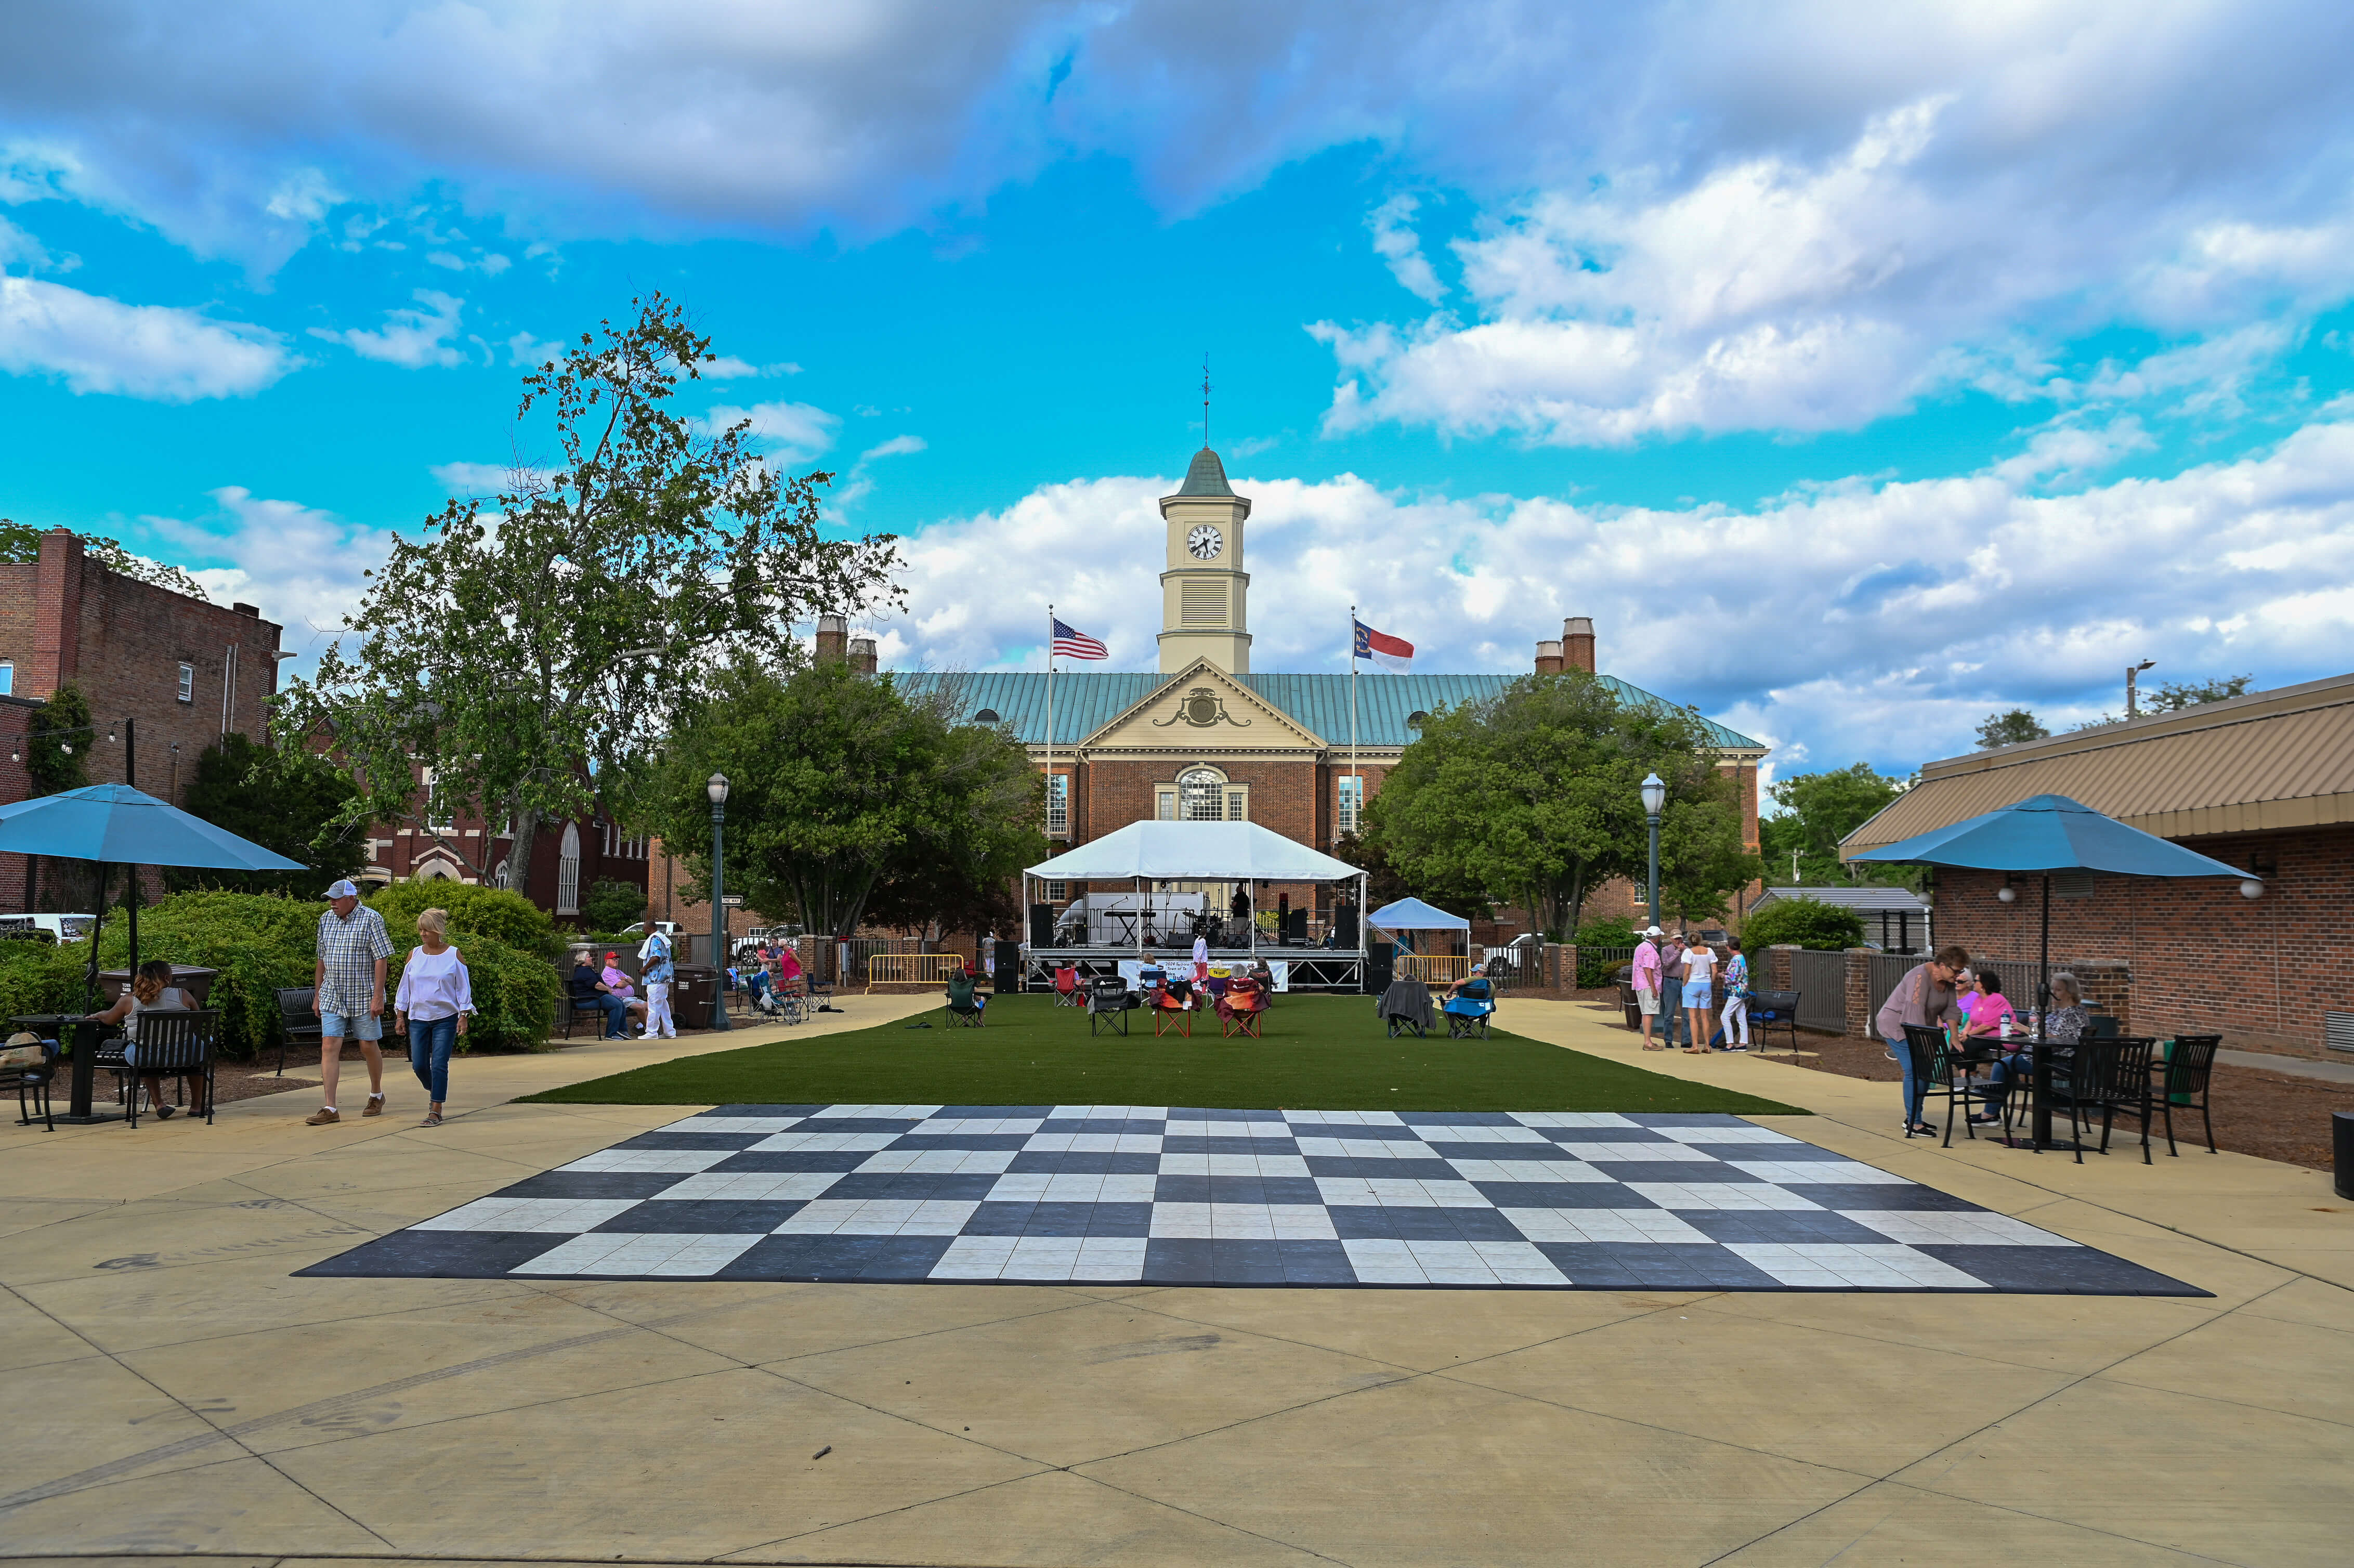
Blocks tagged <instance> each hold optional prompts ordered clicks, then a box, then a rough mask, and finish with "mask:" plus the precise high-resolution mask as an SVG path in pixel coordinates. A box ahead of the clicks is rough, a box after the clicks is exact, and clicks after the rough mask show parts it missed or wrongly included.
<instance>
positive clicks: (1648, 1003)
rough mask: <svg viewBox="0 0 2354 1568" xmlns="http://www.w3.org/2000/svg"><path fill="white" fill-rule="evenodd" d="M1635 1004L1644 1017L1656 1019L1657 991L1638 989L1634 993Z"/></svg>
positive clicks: (1657, 1011) (1657, 1006)
mask: <svg viewBox="0 0 2354 1568" xmlns="http://www.w3.org/2000/svg"><path fill="white" fill-rule="evenodd" d="M1635 1002H1636V1005H1637V1006H1638V1007H1640V1008H1641V1009H1642V1010H1643V1016H1644V1017H1646V1018H1657V1017H1658V1016H1659V992H1658V991H1643V990H1640V989H1638V990H1637V991H1636V992H1635Z"/></svg>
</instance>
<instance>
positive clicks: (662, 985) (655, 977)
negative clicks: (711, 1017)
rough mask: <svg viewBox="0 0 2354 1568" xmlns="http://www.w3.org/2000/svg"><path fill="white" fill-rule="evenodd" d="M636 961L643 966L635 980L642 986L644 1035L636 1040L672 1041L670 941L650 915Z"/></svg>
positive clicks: (675, 1027) (674, 1028)
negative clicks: (644, 1015) (641, 981)
mask: <svg viewBox="0 0 2354 1568" xmlns="http://www.w3.org/2000/svg"><path fill="white" fill-rule="evenodd" d="M638 959H639V962H640V963H641V964H642V965H643V966H644V967H643V969H642V973H641V974H640V976H639V978H640V979H642V980H644V981H645V982H646V1032H645V1033H643V1034H641V1035H639V1036H638V1038H639V1039H641V1040H652V1039H653V1038H655V1037H656V1036H657V1035H659V1036H660V1037H661V1038H663V1039H664V1040H675V1039H677V1038H678V1025H677V1024H675V1023H673V1022H671V1017H670V984H671V967H670V938H668V937H665V936H663V933H662V927H659V926H657V925H655V924H654V922H653V918H652V912H651V911H649V912H648V915H647V918H646V939H645V940H644V941H642V942H641V943H639V944H638Z"/></svg>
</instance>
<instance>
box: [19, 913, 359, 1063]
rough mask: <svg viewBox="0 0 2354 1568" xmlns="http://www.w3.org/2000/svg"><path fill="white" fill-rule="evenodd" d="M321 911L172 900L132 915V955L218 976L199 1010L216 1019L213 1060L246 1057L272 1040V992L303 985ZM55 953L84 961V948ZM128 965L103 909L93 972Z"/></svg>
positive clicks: (120, 935)
mask: <svg viewBox="0 0 2354 1568" xmlns="http://www.w3.org/2000/svg"><path fill="white" fill-rule="evenodd" d="M325 907H326V906H325V905H323V904H322V903H319V902H318V901H316V900H314V899H295V898H287V897H284V896H281V895H277V894H263V893H223V892H209V893H179V894H175V895H172V896H171V897H169V898H166V899H164V900H162V901H161V902H159V903H156V904H154V905H151V906H148V907H146V908H144V909H142V910H141V911H140V912H139V957H140V958H141V959H142V960H144V959H168V960H169V961H171V962H173V963H175V964H189V965H194V966H196V967H197V968H201V969H215V970H217V971H219V972H218V973H217V976H216V977H215V978H214V980H213V984H212V992H211V994H210V995H209V996H208V997H207V999H206V1004H207V1006H209V1007H213V1008H217V1009H218V1010H219V1012H220V1014H221V1054H223V1055H225V1056H232V1057H249V1056H252V1055H255V1054H259V1053H260V1051H262V1050H263V1049H264V1048H265V1047H267V1046H269V1045H270V1044H273V1043H274V1042H275V1040H276V1038H277V1034H278V996H277V992H278V991H279V989H280V988H281V987H286V986H306V985H309V984H310V983H311V977H312V975H313V971H314V969H315V967H316V959H317V932H318V921H319V912H320V911H321V910H322V909H323V908H325ZM58 950H59V951H60V952H71V953H74V954H78V955H80V959H81V961H82V962H83V963H85V964H86V963H87V962H88V961H89V957H90V948H89V947H88V945H87V944H84V943H79V942H78V943H75V944H74V945H73V946H72V947H71V948H60V949H58ZM130 962H131V931H130V926H129V922H128V921H126V920H125V919H124V918H123V917H122V913H121V911H119V910H110V911H109V912H108V915H107V921H106V929H105V932H104V934H103V935H102V936H101V938H100V941H99V967H100V968H101V969H124V968H127V967H128V966H129V964H130Z"/></svg>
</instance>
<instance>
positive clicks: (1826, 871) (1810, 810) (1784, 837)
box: [1757, 762, 1911, 883]
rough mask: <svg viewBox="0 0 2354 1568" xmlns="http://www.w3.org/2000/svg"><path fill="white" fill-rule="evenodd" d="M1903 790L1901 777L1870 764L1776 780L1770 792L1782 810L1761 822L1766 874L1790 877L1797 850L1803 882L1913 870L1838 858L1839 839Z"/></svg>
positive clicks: (1881, 877)
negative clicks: (1890, 775)
mask: <svg viewBox="0 0 2354 1568" xmlns="http://www.w3.org/2000/svg"><path fill="white" fill-rule="evenodd" d="M1903 789H1904V782H1903V779H1891V778H1888V777H1886V776H1884V775H1882V774H1880V773H1876V772H1874V771H1873V770H1872V765H1871V764H1870V763H1868V762H1857V763H1851V764H1850V765H1849V766H1847V767H1845V768H1832V769H1827V770H1825V771H1823V772H1820V773H1800V774H1797V775H1794V776H1793V777H1791V778H1788V779H1776V780H1775V781H1774V786H1773V788H1772V789H1771V790H1769V791H1768V793H1769V794H1770V795H1771V796H1772V797H1773V800H1774V803H1775V804H1776V805H1777V806H1780V807H1781V808H1782V810H1781V811H1780V813H1779V814H1777V815H1775V816H1771V817H1765V818H1761V819H1760V820H1759V821H1758V823H1757V837H1758V844H1759V848H1760V850H1761V852H1762V853H1763V854H1764V856H1765V874H1766V876H1767V877H1768V878H1769V879H1776V880H1778V879H1779V878H1782V877H1786V876H1787V875H1789V874H1790V856H1791V853H1792V852H1794V851H1795V852H1796V853H1797V857H1798V880H1799V881H1801V882H1817V883H1822V882H1834V881H1836V882H1849V881H1854V880H1858V879H1859V878H1861V879H1862V880H1869V881H1880V880H1893V879H1896V878H1893V877H1892V876H1891V875H1890V874H1903V873H1907V872H1908V871H1910V869H1911V868H1907V867H1901V866H1861V867H1851V866H1848V865H1846V864H1843V863H1841V862H1840V858H1839V846H1840V840H1841V839H1844V838H1845V837H1847V836H1848V834H1850V833H1851V832H1855V830H1856V829H1857V828H1859V827H1861V826H1862V825H1863V824H1864V823H1865V822H1867V821H1871V820H1872V816H1873V815H1874V814H1875V813H1877V812H1878V811H1879V810H1881V809H1882V807H1884V806H1886V805H1887V804H1888V803H1889V802H1890V801H1891V800H1895V799H1896V797H1897V796H1898V795H1900V794H1902V793H1903Z"/></svg>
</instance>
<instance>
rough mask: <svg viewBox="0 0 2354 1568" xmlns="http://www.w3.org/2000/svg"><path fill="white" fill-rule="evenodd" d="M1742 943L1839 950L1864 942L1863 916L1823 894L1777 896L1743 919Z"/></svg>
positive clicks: (1860, 944)
mask: <svg viewBox="0 0 2354 1568" xmlns="http://www.w3.org/2000/svg"><path fill="white" fill-rule="evenodd" d="M1741 945H1742V946H1743V947H1744V948H1749V949H1751V950H1752V951H1755V950H1756V949H1758V948H1771V947H1776V946H1782V947H1793V948H1817V949H1819V950H1820V949H1829V950H1837V949H1840V948H1857V947H1861V946H1862V945H1863V916H1861V915H1859V914H1857V913H1856V912H1855V911H1854V910H1852V909H1842V908H1840V906H1838V905H1836V904H1826V903H1824V902H1823V901H1822V900H1821V899H1819V898H1776V899H1775V901H1774V902H1773V903H1771V904H1768V905H1766V906H1765V907H1764V908H1763V909H1753V910H1751V911H1750V913H1749V917H1748V918H1747V919H1745V920H1744V921H1743V922H1742V923H1741Z"/></svg>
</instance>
